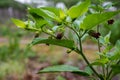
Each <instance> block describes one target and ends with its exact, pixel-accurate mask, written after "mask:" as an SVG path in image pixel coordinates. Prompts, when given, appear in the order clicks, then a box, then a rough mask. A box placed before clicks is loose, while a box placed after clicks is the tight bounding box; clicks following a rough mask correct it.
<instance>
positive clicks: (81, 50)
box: [68, 26, 102, 80]
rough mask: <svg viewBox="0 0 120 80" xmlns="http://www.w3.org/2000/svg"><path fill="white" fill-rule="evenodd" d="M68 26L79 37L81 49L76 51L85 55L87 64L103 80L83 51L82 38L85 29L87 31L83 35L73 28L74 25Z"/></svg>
mask: <svg viewBox="0 0 120 80" xmlns="http://www.w3.org/2000/svg"><path fill="white" fill-rule="evenodd" d="M68 28H70V29H71V30H73V31H74V32H75V33H76V35H77V36H78V39H79V48H80V49H77V50H76V52H77V53H78V54H80V55H81V56H82V57H83V59H84V60H85V62H86V63H87V65H88V66H89V67H90V68H91V70H92V71H93V72H94V73H95V75H96V76H98V77H99V78H100V79H101V80H102V78H101V76H100V75H99V74H98V73H97V72H96V70H95V69H94V68H93V67H92V66H91V65H90V62H89V61H88V60H87V58H86V56H85V55H84V53H83V49H82V42H81V38H82V36H84V34H85V33H86V31H85V33H83V35H82V36H80V34H79V33H78V32H77V31H76V30H75V29H74V28H72V27H70V26H68Z"/></svg>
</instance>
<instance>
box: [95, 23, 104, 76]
mask: <svg viewBox="0 0 120 80" xmlns="http://www.w3.org/2000/svg"><path fill="white" fill-rule="evenodd" d="M99 31H100V26H99V25H98V26H97V32H99ZM97 42H98V51H99V52H101V46H100V40H99V38H98V39H97ZM100 58H101V56H100ZM104 67H105V66H102V72H103V75H104V77H106V73H105V68H104Z"/></svg>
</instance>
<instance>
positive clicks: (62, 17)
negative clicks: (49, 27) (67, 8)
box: [59, 9, 66, 20]
mask: <svg viewBox="0 0 120 80" xmlns="http://www.w3.org/2000/svg"><path fill="white" fill-rule="evenodd" d="M59 13H60V19H62V20H64V19H65V17H66V14H65V12H64V11H63V10H62V9H59Z"/></svg>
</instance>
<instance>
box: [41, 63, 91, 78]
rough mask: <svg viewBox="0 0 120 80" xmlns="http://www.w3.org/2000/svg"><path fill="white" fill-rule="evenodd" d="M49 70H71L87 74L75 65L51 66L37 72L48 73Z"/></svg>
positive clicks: (83, 74)
mask: <svg viewBox="0 0 120 80" xmlns="http://www.w3.org/2000/svg"><path fill="white" fill-rule="evenodd" d="M50 72H72V73H77V74H79V75H82V76H89V74H88V73H87V72H84V71H82V70H80V69H79V68H77V67H74V66H69V65H57V66H51V67H47V68H44V69H43V70H40V71H39V73H50Z"/></svg>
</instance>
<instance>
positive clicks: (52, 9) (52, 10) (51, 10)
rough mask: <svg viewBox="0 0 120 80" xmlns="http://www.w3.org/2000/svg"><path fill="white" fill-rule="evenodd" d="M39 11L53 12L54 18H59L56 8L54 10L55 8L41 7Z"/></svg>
mask: <svg viewBox="0 0 120 80" xmlns="http://www.w3.org/2000/svg"><path fill="white" fill-rule="evenodd" d="M41 9H44V10H48V11H50V12H53V13H54V14H55V15H56V16H60V14H59V9H58V8H55V7H41Z"/></svg>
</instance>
